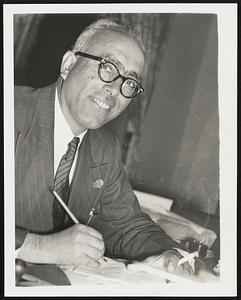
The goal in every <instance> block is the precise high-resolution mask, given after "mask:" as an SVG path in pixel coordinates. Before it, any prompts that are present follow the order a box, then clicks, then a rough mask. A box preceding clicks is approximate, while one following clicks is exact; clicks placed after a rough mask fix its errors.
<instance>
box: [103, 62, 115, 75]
mask: <svg viewBox="0 0 241 300" xmlns="http://www.w3.org/2000/svg"><path fill="white" fill-rule="evenodd" d="M103 68H104V69H105V71H107V72H110V73H111V72H113V67H112V66H111V65H109V64H105V65H104V66H103Z"/></svg>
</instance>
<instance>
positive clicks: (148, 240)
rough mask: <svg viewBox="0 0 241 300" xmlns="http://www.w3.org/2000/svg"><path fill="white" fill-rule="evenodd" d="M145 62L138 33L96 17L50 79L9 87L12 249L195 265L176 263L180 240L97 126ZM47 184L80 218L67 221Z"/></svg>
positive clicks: (79, 260) (121, 103)
mask: <svg viewBox="0 0 241 300" xmlns="http://www.w3.org/2000/svg"><path fill="white" fill-rule="evenodd" d="M144 64H145V50H144V47H143V45H142V42H141V39H140V37H139V35H138V34H137V32H135V31H134V30H133V29H131V28H130V27H129V26H127V25H124V24H119V23H116V22H113V21H111V20H106V19H105V20H99V21H97V22H95V23H93V24H91V25H90V26H89V27H87V28H86V29H85V30H84V31H83V32H82V34H81V35H80V36H79V38H78V39H77V41H76V43H75V45H74V47H73V49H72V50H71V51H68V52H67V53H66V54H65V55H64V57H63V61H62V65H61V72H60V77H59V79H58V81H57V83H56V84H53V85H50V86H48V87H45V88H41V89H33V88H29V87H16V89H15V166H16V167H15V172H16V174H15V175H16V181H15V183H16V184H15V186H16V206H15V207H16V249H18V257H19V258H21V259H23V260H25V261H28V262H33V263H54V264H76V265H85V266H93V267H98V265H99V259H100V258H101V257H102V256H103V255H106V256H110V257H114V258H125V259H132V260H133V259H134V260H143V259H146V258H148V262H151V261H152V262H153V261H155V263H156V264H157V265H158V261H159V263H160V262H161V261H162V262H163V260H159V258H161V259H163V258H165V262H164V267H166V268H167V270H169V271H177V272H182V271H185V270H187V271H189V272H190V273H192V268H191V267H190V265H189V264H188V263H184V264H182V265H179V266H178V265H177V262H178V259H179V258H180V257H182V256H181V255H180V254H179V253H178V251H177V250H175V249H174V248H180V247H179V244H178V243H176V242H175V241H173V240H172V239H171V238H170V237H169V236H168V235H167V234H166V233H165V232H164V231H163V230H162V229H161V228H160V227H159V226H158V225H157V224H155V223H154V222H152V220H151V219H150V218H149V216H147V215H146V214H144V213H143V212H142V211H141V209H140V206H139V204H138V201H137V199H136V197H135V195H134V193H133V191H132V188H131V186H130V184H129V182H128V180H127V178H126V174H125V171H124V168H123V165H122V162H121V156H120V147H119V145H118V139H117V137H116V135H115V134H114V133H113V132H112V131H111V130H110V129H108V128H106V126H104V125H105V124H106V123H107V122H109V121H111V120H113V119H114V118H116V117H117V116H118V115H119V114H120V113H121V112H123V111H124V110H125V108H126V107H127V106H128V104H129V103H130V101H131V100H132V99H133V98H134V97H135V96H136V95H138V94H139V93H141V92H142V91H143V88H142V86H141V75H142V72H143V68H144ZM67 148H68V151H67V152H66V150H67ZM65 152H66V153H65ZM63 154H64V155H63ZM53 191H55V192H56V193H57V194H58V195H59V196H60V197H61V198H62V200H63V201H64V202H65V203H66V205H67V206H68V207H69V209H70V211H72V213H73V214H74V215H75V217H76V218H77V219H78V221H79V223H80V224H74V222H73V221H72V219H71V218H70V217H69V215H68V214H66V213H65V210H63V208H62V206H61V205H60V204H59V202H58V200H57V198H56V197H55V196H54V194H53ZM152 257H154V260H151V259H150V258H152ZM162 266H163V263H162Z"/></svg>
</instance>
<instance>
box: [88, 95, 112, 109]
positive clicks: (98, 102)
mask: <svg viewBox="0 0 241 300" xmlns="http://www.w3.org/2000/svg"><path fill="white" fill-rule="evenodd" d="M91 100H93V101H94V102H95V103H96V104H97V105H98V106H99V107H101V108H103V109H109V108H110V105H108V104H106V103H105V102H104V101H102V100H100V99H98V98H96V97H93V96H91Z"/></svg>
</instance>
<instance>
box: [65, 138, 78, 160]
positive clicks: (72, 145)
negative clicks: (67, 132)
mask: <svg viewBox="0 0 241 300" xmlns="http://www.w3.org/2000/svg"><path fill="white" fill-rule="evenodd" d="M78 144H79V138H78V137H77V136H75V137H74V138H73V139H72V141H70V142H69V143H68V150H67V152H66V155H65V159H66V160H71V159H72V158H73V157H74V155H75V152H76V149H77V147H78Z"/></svg>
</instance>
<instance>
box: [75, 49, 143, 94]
mask: <svg viewBox="0 0 241 300" xmlns="http://www.w3.org/2000/svg"><path fill="white" fill-rule="evenodd" d="M75 55H79V56H83V57H86V58H90V59H94V60H97V61H99V62H100V64H101V63H107V62H108V63H111V64H112V65H114V66H115V67H116V69H117V70H118V72H119V76H120V77H121V78H122V79H128V78H130V79H132V80H134V81H136V82H137V83H138V84H139V90H138V91H137V93H136V94H135V95H134V96H130V97H129V96H125V95H123V93H122V91H121V94H122V95H123V96H124V97H125V98H134V97H136V96H137V95H139V94H140V93H143V92H144V88H143V87H142V86H141V85H140V82H139V81H138V80H135V79H134V78H131V77H125V76H123V75H122V74H120V71H119V69H118V68H117V66H116V65H115V64H114V63H113V62H110V61H108V60H106V59H105V58H103V57H100V56H95V55H93V54H89V53H85V52H81V51H77V52H75ZM98 73H99V72H98ZM99 76H100V75H99ZM101 80H102V81H104V80H103V79H101ZM113 81H114V80H113ZM113 81H104V82H109V83H110V82H113ZM123 82H124V81H123Z"/></svg>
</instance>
